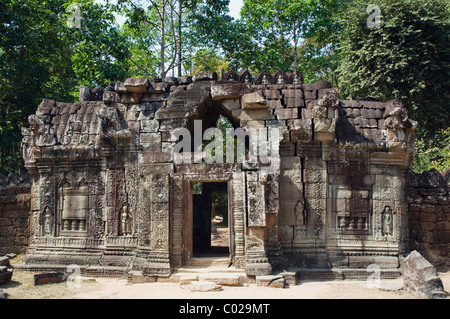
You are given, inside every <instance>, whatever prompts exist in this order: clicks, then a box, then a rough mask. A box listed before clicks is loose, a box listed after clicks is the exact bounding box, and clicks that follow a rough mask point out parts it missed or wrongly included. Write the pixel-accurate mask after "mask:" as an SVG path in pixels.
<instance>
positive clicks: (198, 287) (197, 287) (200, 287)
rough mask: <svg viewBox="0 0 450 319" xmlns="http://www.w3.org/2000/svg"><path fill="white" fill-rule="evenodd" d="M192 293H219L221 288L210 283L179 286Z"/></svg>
mask: <svg viewBox="0 0 450 319" xmlns="http://www.w3.org/2000/svg"><path fill="white" fill-rule="evenodd" d="M181 287H182V288H184V289H187V290H189V291H192V292H208V291H220V290H222V286H220V285H218V284H216V283H215V282H212V281H193V282H191V283H190V284H189V285H183V286H181Z"/></svg>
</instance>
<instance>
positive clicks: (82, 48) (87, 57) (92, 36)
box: [66, 0, 130, 87]
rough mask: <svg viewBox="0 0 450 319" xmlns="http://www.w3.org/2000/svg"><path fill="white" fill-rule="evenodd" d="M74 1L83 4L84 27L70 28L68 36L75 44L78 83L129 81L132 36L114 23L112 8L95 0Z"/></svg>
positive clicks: (72, 55) (98, 84)
mask: <svg viewBox="0 0 450 319" xmlns="http://www.w3.org/2000/svg"><path fill="white" fill-rule="evenodd" d="M74 3H76V4H77V5H79V7H80V11H81V14H82V20H81V23H80V26H81V27H80V28H72V29H69V30H68V32H67V38H69V41H70V43H71V44H73V52H72V53H71V60H72V69H73V71H74V73H75V76H76V79H77V82H78V84H87V85H88V86H91V87H95V86H101V87H106V86H107V85H108V83H109V82H112V81H117V80H125V78H126V77H127V76H128V70H127V68H124V65H123V63H126V62H125V61H127V59H128V57H129V56H130V52H129V50H128V41H127V40H128V39H127V38H126V36H125V35H124V34H122V33H121V31H120V29H119V28H118V27H116V26H115V25H114V21H115V18H114V15H113V13H112V11H111V9H110V8H109V7H108V6H107V5H100V4H98V3H94V2H93V1H92V0H83V1H82V2H80V1H75V2H74ZM66 5H67V4H66Z"/></svg>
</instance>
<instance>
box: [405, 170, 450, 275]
mask: <svg viewBox="0 0 450 319" xmlns="http://www.w3.org/2000/svg"><path fill="white" fill-rule="evenodd" d="M408 218H409V246H410V249H411V250H417V251H419V252H420V253H421V254H423V255H424V256H425V258H426V259H428V260H429V261H430V262H431V263H432V264H433V265H434V266H436V267H442V268H448V267H449V266H450V258H449V257H450V256H449V253H450V249H449V248H450V188H449V186H448V185H447V183H446V181H445V180H444V178H443V177H442V175H441V174H440V173H439V172H438V171H437V170H434V169H433V170H430V171H428V172H424V173H422V174H415V173H411V174H410V176H409V178H408Z"/></svg>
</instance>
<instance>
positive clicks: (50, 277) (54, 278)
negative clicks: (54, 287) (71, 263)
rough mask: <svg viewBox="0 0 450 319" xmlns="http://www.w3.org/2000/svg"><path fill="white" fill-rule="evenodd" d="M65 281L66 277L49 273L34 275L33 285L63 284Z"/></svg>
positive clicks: (62, 274) (61, 274)
mask: <svg viewBox="0 0 450 319" xmlns="http://www.w3.org/2000/svg"><path fill="white" fill-rule="evenodd" d="M66 279H67V276H66V275H65V274H64V273H62V272H51V273H43V274H36V275H34V285H35V286H38V285H47V284H56V283H59V282H63V281H65V280H66Z"/></svg>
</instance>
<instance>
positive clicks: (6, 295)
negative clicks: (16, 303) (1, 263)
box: [0, 289, 8, 299]
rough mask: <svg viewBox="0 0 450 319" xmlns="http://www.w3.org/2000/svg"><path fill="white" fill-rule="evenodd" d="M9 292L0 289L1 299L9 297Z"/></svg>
mask: <svg viewBox="0 0 450 319" xmlns="http://www.w3.org/2000/svg"><path fill="white" fill-rule="evenodd" d="M7 298H8V294H7V293H6V292H3V290H1V289H0V299H7Z"/></svg>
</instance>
